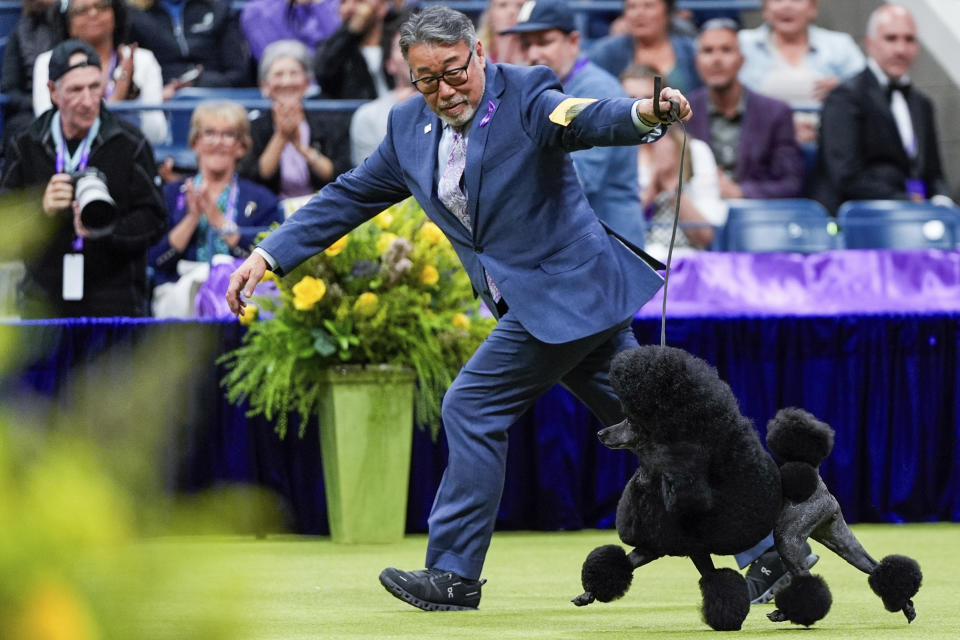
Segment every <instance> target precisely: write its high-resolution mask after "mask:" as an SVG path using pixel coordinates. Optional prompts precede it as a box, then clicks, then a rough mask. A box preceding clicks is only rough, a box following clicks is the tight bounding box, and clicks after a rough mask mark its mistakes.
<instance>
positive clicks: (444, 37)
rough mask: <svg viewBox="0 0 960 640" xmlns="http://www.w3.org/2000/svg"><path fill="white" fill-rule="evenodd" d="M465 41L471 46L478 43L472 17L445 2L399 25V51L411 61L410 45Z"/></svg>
mask: <svg viewBox="0 0 960 640" xmlns="http://www.w3.org/2000/svg"><path fill="white" fill-rule="evenodd" d="M458 42H466V43H467V47H468V48H469V49H473V48H474V47H476V46H477V30H476V29H474V27H473V22H471V21H470V18H468V17H467V16H465V15H464V14H462V13H460V12H459V11H455V10H453V9H451V8H449V7H445V6H443V5H433V6H430V7H427V8H426V9H424V10H423V11H421V12H420V13H415V14H413V15H412V16H410V19H409V20H407V21H406V22H404V23H403V25H402V26H401V27H400V51H401V52H403V58H404V59H405V60H407V61H408V62H409V58H408V57H407V53H408V52H409V51H410V47H412V46H414V45H417V44H421V43H426V44H430V45H448V46H452V45H455V44H457V43H458Z"/></svg>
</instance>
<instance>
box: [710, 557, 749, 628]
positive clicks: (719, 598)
mask: <svg viewBox="0 0 960 640" xmlns="http://www.w3.org/2000/svg"><path fill="white" fill-rule="evenodd" d="M700 593H701V594H702V595H703V609H702V614H703V621H704V622H706V623H707V624H708V625H710V628H712V629H714V630H715V631H739V630H740V627H741V626H742V625H743V621H744V620H745V619H746V617H747V614H748V613H749V612H750V595H749V593H748V592H747V581H746V580H744V578H743V576H742V575H740V574H739V573H737V572H736V571H734V570H733V569H717V570H715V571H710V572H707V573H705V574H703V576H702V577H701V578H700Z"/></svg>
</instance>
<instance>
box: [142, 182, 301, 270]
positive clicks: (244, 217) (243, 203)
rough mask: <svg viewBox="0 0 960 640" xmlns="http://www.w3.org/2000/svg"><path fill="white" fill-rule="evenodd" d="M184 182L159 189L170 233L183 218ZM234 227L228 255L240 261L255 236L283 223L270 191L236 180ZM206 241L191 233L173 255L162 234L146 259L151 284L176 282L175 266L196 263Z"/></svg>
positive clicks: (167, 241)
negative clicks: (234, 237) (182, 262)
mask: <svg viewBox="0 0 960 640" xmlns="http://www.w3.org/2000/svg"><path fill="white" fill-rule="evenodd" d="M184 183H185V181H184V180H179V181H177V182H171V183H169V184H166V185H164V186H163V197H164V200H166V203H167V210H168V211H169V212H170V228H171V229H173V228H174V227H175V226H177V224H179V223H180V221H181V220H183V218H184V216H186V215H187V200H186V196H185V195H184ZM236 216H237V217H236V223H237V227H238V228H239V231H240V241H239V242H238V243H237V246H235V247H233V250H232V251H231V253H232V255H233V256H234V257H236V258H244V257H246V256H248V255H250V250H251V249H253V247H254V244H255V242H254V241H255V240H256V238H257V234H259V233H260V232H261V231H266V230H267V229H269V228H270V225H271V224H273V223H274V222H283V213H282V212H281V211H280V208H279V207H278V206H277V198H276V196H274V195H273V194H272V193H270V191H268V190H267V189H265V188H264V187H261V186H260V185H258V184H254V183H252V182H250V181H248V180H244V179H243V178H240V179H239V180H238V181H237V212H236ZM205 241H206V238H203V237H201V234H200V233H197V232H194V234H193V236H192V237H191V238H190V242H189V243H188V244H187V247H186V249H185V250H184V251H182V252H181V251H177V250H176V249H174V248H173V247H172V246H171V245H170V239H169V234H164V236H163V238H161V239H160V242H158V243H157V244H155V245H154V246H153V247H151V248H150V251H149V253H148V259H149V262H150V266H151V267H152V268H153V270H154V272H153V283H154V284H155V285H157V284H163V283H164V282H173V281H176V280H177V279H179V277H180V276H179V274H178V273H177V263H178V262H180V260H196V259H197V250H198V249H199V247H200V245H201V244H202V243H203V242H205Z"/></svg>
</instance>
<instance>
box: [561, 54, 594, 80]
mask: <svg viewBox="0 0 960 640" xmlns="http://www.w3.org/2000/svg"><path fill="white" fill-rule="evenodd" d="M588 62H590V60H589V58H580V59H579V60H577V63H576V64H575V65H573V69H570V73H568V74H567V78H566V80H564V81H563V86H564V87H566V86H567V85H568V84H570V81H571V80H573V76H575V75H577V74H578V73H580V70H581V69H583V68H584V67H585V66H587V63H588Z"/></svg>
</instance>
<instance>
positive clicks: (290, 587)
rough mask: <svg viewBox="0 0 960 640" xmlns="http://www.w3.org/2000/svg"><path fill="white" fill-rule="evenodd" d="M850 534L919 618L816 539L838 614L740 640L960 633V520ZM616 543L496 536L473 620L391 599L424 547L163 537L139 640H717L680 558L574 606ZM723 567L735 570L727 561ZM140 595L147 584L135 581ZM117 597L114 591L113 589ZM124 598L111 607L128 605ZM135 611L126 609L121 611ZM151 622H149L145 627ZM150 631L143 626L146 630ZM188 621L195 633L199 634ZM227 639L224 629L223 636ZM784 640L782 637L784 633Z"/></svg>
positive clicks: (152, 551) (595, 538)
mask: <svg viewBox="0 0 960 640" xmlns="http://www.w3.org/2000/svg"><path fill="white" fill-rule="evenodd" d="M855 533H856V534H857V536H858V537H859V538H860V540H861V541H862V542H863V544H864V545H865V546H866V547H867V549H868V550H869V551H870V552H871V554H872V555H874V556H875V557H877V558H880V557H882V556H884V555H886V554H889V553H904V554H907V555H911V556H913V557H914V558H916V559H917V560H918V561H919V562H920V565H921V567H922V569H923V572H924V581H923V586H922V588H921V590H920V593H919V594H918V596H917V597H916V598H915V604H916V608H917V613H918V616H917V619H916V620H915V621H914V623H913V624H911V625H908V624H907V622H906V620H905V618H904V617H903V615H902V614H900V613H896V614H892V613H888V612H886V611H885V610H884V609H883V607H882V605H881V603H880V600H879V598H877V597H876V596H875V595H873V593H872V592H871V591H870V589H869V587H868V586H867V580H866V576H865V575H864V574H862V573H860V572H859V571H857V570H856V569H854V568H853V567H851V566H849V565H847V564H846V563H845V562H843V561H842V560H840V559H839V558H837V557H836V556H834V555H832V554H831V553H830V552H828V551H826V550H825V549H824V548H823V547H822V546H819V545H817V544H816V543H813V547H814V551H815V552H817V553H819V554H820V555H821V560H820V563H819V564H818V565H817V566H816V569H815V573H819V574H821V575H823V576H824V578H826V580H827V582H828V584H829V585H830V587H831V589H832V591H833V597H834V603H833V609H832V610H831V612H830V614H829V615H828V616H827V617H826V618H825V619H824V620H822V621H820V622H819V623H818V624H816V625H814V627H812V628H811V629H810V630H805V629H803V628H801V627H795V626H791V625H787V624H783V623H780V624H775V623H772V622H769V621H768V620H767V619H766V617H765V614H766V613H767V612H769V611H771V610H772V605H766V606H755V607H753V608H752V609H751V611H750V615H749V616H748V617H747V620H746V621H745V623H744V626H743V630H742V631H740V632H738V633H736V634H735V635H736V636H737V637H742V638H754V637H767V638H788V637H796V636H795V635H794V634H802V635H803V637H805V638H816V639H817V640H827V639H834V638H837V639H839V638H844V639H846V638H864V639H869V640H875V639H876V638H898V639H899V638H950V639H956V638H960V615H958V613H960V612H958V608H960V598H958V595H960V580H958V576H957V571H958V568H960V525H956V524H921V525H862V526H858V527H855ZM611 542H617V540H616V535H615V533H614V532H612V531H582V532H569V533H539V532H538V533H525V532H523V533H497V534H496V535H495V537H494V541H493V545H492V546H491V549H490V553H489V555H488V557H487V564H486V568H485V571H484V577H486V578H487V579H488V580H489V582H488V584H487V585H486V586H485V587H484V590H483V600H482V602H481V606H480V610H479V611H469V612H449V613H440V612H434V613H427V612H422V611H419V610H417V609H414V608H411V607H410V606H408V605H406V604H404V603H402V602H400V601H399V600H396V599H394V598H393V597H391V596H390V595H389V594H388V593H387V592H386V591H384V590H383V588H382V587H381V586H380V584H379V582H378V581H377V574H378V573H379V572H380V570H381V569H382V568H383V567H385V566H397V567H402V568H407V569H413V568H419V567H421V566H422V564H423V553H424V547H425V543H426V542H425V538H424V537H423V536H409V537H407V538H406V539H405V540H404V541H403V542H401V543H397V544H393V545H378V546H349V545H337V544H333V543H331V542H330V541H329V539H327V538H311V537H295V536H277V537H268V538H266V539H264V540H256V539H253V538H242V537H234V538H228V537H190V538H187V537H185V538H163V539H156V540H152V541H150V542H147V543H144V544H141V545H138V549H137V551H136V553H138V554H140V553H141V552H145V554H144V557H148V558H150V562H151V563H153V566H154V567H156V570H155V571H154V572H153V578H150V579H148V582H150V585H149V588H150V597H149V602H148V603H147V604H146V605H144V604H143V603H142V602H137V598H136V597H135V596H133V595H130V598H131V602H130V603H128V604H130V606H133V607H134V608H137V609H138V614H137V615H136V618H137V622H136V623H133V622H131V623H130V624H136V625H138V626H139V627H140V628H138V629H136V630H135V629H131V630H130V631H131V635H137V636H139V637H158V638H159V637H163V638H166V637H171V638H187V637H215V636H221V637H225V638H257V639H267V638H270V639H278V640H279V639H284V640H295V639H300V638H304V639H305V638H358V639H359V638H364V639H379V638H451V639H453V638H495V639H498V640H501V639H507V638H596V639H605V640H606V639H615V638H641V637H646V638H661V637H663V638H687V637H696V636H701V637H702V636H703V634H714V633H716V632H713V631H711V630H710V629H709V628H708V627H706V625H704V624H703V622H702V621H701V620H700V615H699V610H698V603H699V592H698V588H697V574H696V571H695V570H694V568H693V565H692V563H690V562H689V561H688V560H686V559H677V558H665V559H661V560H658V561H656V562H654V563H653V564H651V565H648V566H646V567H643V568H642V569H640V570H638V571H637V572H636V573H635V574H634V583H633V586H632V588H631V590H630V592H629V593H628V594H627V595H626V596H625V597H624V598H623V599H621V600H619V601H617V602H614V603H608V604H603V603H595V604H593V605H590V606H588V607H584V608H577V607H574V606H573V605H572V604H571V603H570V602H569V601H570V598H572V597H573V596H576V595H577V594H579V593H580V584H579V574H580V565H581V563H582V561H583V558H584V557H585V556H586V554H587V552H589V551H590V550H591V549H593V548H594V547H595V546H597V545H600V544H608V543H611ZM717 563H718V564H722V565H724V566H733V563H732V559H730V558H718V559H717ZM141 587H142V585H141ZM113 588H116V585H114V587H113ZM120 600H121V602H120V603H119V604H118V603H114V606H123V602H122V597H121V598H120ZM126 612H127V615H131V614H130V608H129V607H127V608H126ZM201 612H203V613H204V614H205V615H207V616H209V617H211V618H212V619H211V620H210V621H207V624H209V625H211V628H214V627H216V625H217V624H218V623H219V622H218V620H217V619H216V616H213V615H212V614H213V612H216V613H217V614H219V615H220V616H222V618H224V619H229V620H230V621H231V622H232V625H231V627H230V630H229V631H226V632H222V633H211V634H208V635H206V636H204V634H202V633H196V627H197V622H196V621H197V619H198V618H200V617H202V615H200V613H201ZM144 621H147V622H146V623H145V622H144ZM144 624H146V628H145V627H143V625H144ZM191 625H193V627H191ZM221 631H222V630H221ZM785 634H786V635H785Z"/></svg>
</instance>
